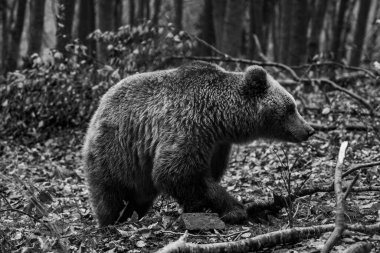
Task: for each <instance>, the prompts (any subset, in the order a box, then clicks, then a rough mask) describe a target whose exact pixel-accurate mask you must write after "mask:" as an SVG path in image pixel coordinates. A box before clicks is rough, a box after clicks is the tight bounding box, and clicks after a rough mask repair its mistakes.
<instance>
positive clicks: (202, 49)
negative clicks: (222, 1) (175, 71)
mask: <svg viewBox="0 0 380 253" xmlns="http://www.w3.org/2000/svg"><path fill="white" fill-rule="evenodd" d="M212 8H213V6H212V0H205V3H204V6H203V10H202V13H201V15H200V16H199V21H198V24H197V26H198V28H199V30H200V33H199V35H198V36H199V38H200V39H202V40H204V41H205V42H207V43H208V44H209V45H214V44H215V33H214V23H213V18H212ZM196 53H197V54H198V55H201V56H206V55H211V54H212V50H211V48H210V47H207V46H205V45H203V44H200V45H199V46H198V48H197V52H196Z"/></svg>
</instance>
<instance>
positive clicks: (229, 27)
mask: <svg viewBox="0 0 380 253" xmlns="http://www.w3.org/2000/svg"><path fill="white" fill-rule="evenodd" d="M244 10H245V2H244V1H240V0H227V4H226V14H225V17H224V29H223V37H222V48H221V51H222V52H224V53H226V54H228V55H230V56H233V57H235V56H238V55H239V51H240V50H239V49H240V46H241V41H242V36H241V35H242V31H243V25H242V22H243V16H244Z"/></svg>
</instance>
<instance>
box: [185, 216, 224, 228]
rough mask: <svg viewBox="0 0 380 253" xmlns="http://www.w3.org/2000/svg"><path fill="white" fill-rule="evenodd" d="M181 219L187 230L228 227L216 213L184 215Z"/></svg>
mask: <svg viewBox="0 0 380 253" xmlns="http://www.w3.org/2000/svg"><path fill="white" fill-rule="evenodd" d="M181 219H182V222H183V224H184V226H185V229H187V230H210V229H224V228H225V227H226V225H225V224H224V222H223V221H222V220H221V219H220V218H219V216H218V214H216V213H183V214H182V215H181Z"/></svg>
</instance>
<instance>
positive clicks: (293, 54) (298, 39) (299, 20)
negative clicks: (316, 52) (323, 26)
mask: <svg viewBox="0 0 380 253" xmlns="http://www.w3.org/2000/svg"><path fill="white" fill-rule="evenodd" d="M292 16H293V21H292V28H291V29H290V36H291V37H290V45H289V51H290V52H289V64H290V65H299V64H302V63H305V62H306V55H307V29H308V23H309V13H308V2H307V1H305V0H294V5H293V14H292Z"/></svg>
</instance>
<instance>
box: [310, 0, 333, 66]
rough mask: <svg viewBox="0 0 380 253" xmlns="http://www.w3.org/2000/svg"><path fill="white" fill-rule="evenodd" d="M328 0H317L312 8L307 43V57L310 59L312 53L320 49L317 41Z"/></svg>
mask: <svg viewBox="0 0 380 253" xmlns="http://www.w3.org/2000/svg"><path fill="white" fill-rule="evenodd" d="M327 5H328V0H318V1H317V3H316V7H315V10H314V14H313V16H312V20H311V34H310V39H309V43H308V47H309V51H308V56H309V59H312V58H313V57H314V55H316V54H318V52H319V51H320V48H319V41H320V36H321V32H322V29H323V21H324V19H325V13H326V11H327Z"/></svg>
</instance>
